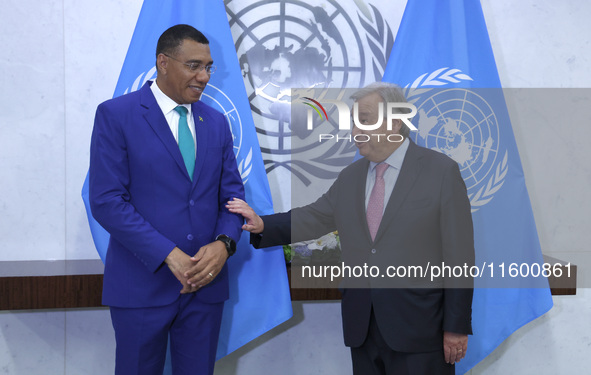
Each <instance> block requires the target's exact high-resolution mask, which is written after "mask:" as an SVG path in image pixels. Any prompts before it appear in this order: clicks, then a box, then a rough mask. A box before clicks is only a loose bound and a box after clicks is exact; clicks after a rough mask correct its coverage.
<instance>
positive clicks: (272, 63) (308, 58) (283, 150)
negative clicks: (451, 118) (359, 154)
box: [226, 0, 393, 185]
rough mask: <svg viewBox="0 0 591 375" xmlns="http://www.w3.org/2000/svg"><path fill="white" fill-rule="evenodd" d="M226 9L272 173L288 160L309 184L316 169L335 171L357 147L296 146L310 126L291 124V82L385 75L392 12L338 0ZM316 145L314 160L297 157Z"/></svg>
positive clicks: (332, 84) (343, 82) (322, 85)
mask: <svg viewBox="0 0 591 375" xmlns="http://www.w3.org/2000/svg"><path fill="white" fill-rule="evenodd" d="M361 6H363V7H361ZM226 10H227V13H228V20H229V23H230V27H231V30H232V34H233V35H234V39H235V47H236V50H237V51H238V57H239V63H240V68H241V70H242V74H243V76H244V78H245V86H246V91H247V93H248V94H249V100H250V105H251V108H252V112H253V113H252V114H253V118H254V122H255V124H256V126H257V132H258V133H259V141H260V147H261V151H262V153H263V158H264V163H265V166H266V170H267V173H270V172H271V171H273V170H275V169H278V168H285V169H287V170H288V171H291V172H292V175H293V176H295V177H297V178H299V179H300V180H301V181H302V182H304V184H306V185H308V184H309V183H310V178H311V176H313V177H318V178H321V179H330V178H334V177H336V176H337V175H338V172H339V171H340V168H342V167H341V166H342V165H343V164H348V163H349V162H350V160H351V159H352V158H353V156H354V151H351V150H348V151H347V152H341V151H342V150H340V149H338V150H337V149H329V148H327V149H320V148H317V147H316V146H317V144H315V145H309V144H306V145H305V146H302V147H297V146H294V144H302V142H299V141H300V140H302V139H304V138H305V137H307V136H308V134H307V133H306V132H300V131H299V130H298V129H297V128H294V127H293V126H292V123H291V122H292V119H291V103H292V102H293V101H296V100H297V99H298V98H294V97H292V93H291V89H292V88H305V89H309V90H311V91H314V90H323V89H327V88H345V87H362V86H363V85H364V83H365V81H366V79H367V77H368V76H370V77H371V76H373V77H372V78H371V81H374V80H379V79H381V77H382V74H383V71H384V69H385V67H386V60H387V56H389V54H390V50H391V48H392V44H393V36H392V31H391V29H390V27H389V26H388V24H387V22H386V20H385V19H384V18H383V17H382V16H381V14H380V13H379V11H378V10H377V8H375V7H374V6H371V8H368V7H367V6H366V5H364V4H363V3H362V2H354V3H353V2H352V3H351V4H347V3H346V2H345V4H342V3H341V2H338V1H336V0H326V1H324V2H322V3H321V4H320V3H319V4H318V5H314V4H310V2H306V1H302V0H268V1H256V2H252V1H246V0H233V1H231V2H226ZM352 15H353V17H352ZM355 15H356V16H357V17H356V18H357V20H355ZM359 25H361V27H360V26H359ZM361 31H364V32H361ZM366 51H369V52H370V53H369V54H368V53H367V52H366ZM311 151H312V152H314V153H315V154H318V158H316V159H315V160H314V161H313V162H309V161H306V162H304V161H301V160H300V162H298V163H293V161H292V159H291V157H292V156H296V158H297V156H298V154H303V153H310V152H311ZM335 160H338V162H337V163H336V164H338V165H336V164H335Z"/></svg>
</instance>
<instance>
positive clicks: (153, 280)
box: [89, 82, 244, 307]
mask: <svg viewBox="0 0 591 375" xmlns="http://www.w3.org/2000/svg"><path fill="white" fill-rule="evenodd" d="M150 84H151V83H150V82H148V83H146V84H145V85H144V86H143V87H142V88H141V89H140V90H138V91H136V92H133V93H130V94H127V95H123V96H121V97H118V98H115V99H111V100H108V101H106V102H104V103H102V104H100V105H99V106H98V108H97V112H96V117H95V123H94V130H93V134H92V141H91V147H90V172H89V187H90V189H89V190H90V205H91V209H92V214H93V216H94V218H95V219H96V220H97V221H98V222H99V223H100V224H101V225H102V226H103V227H104V228H105V229H106V230H107V231H108V232H109V233H110V234H111V237H110V242H109V249H108V252H107V258H106V261H105V275H104V283H103V304H105V305H110V306H119V307H148V306H161V305H166V304H170V303H172V302H173V301H174V300H175V299H176V298H178V296H179V292H180V290H181V284H180V283H179V281H178V280H177V279H176V278H175V276H174V275H173V274H172V272H171V271H170V270H169V268H168V266H167V265H166V264H164V263H163V262H164V259H165V258H166V257H167V256H168V254H169V253H170V252H171V251H172V249H173V248H174V247H175V246H177V247H179V248H180V249H181V250H183V251H184V252H185V253H187V254H189V255H191V256H192V255H194V254H195V253H197V251H198V250H199V248H200V247H201V246H203V245H206V244H208V243H210V242H212V241H214V239H215V237H216V236H217V235H219V234H226V235H228V236H230V237H231V238H233V239H234V240H235V241H238V239H239V236H240V233H241V229H240V227H241V225H242V222H243V219H242V217H241V216H239V215H235V214H232V213H230V212H228V211H227V210H226V209H225V207H224V205H225V203H226V202H227V201H228V200H229V199H231V198H232V197H238V198H241V199H244V186H243V184H242V179H241V177H240V173H239V172H238V170H237V167H236V160H235V156H234V151H233V143H232V134H231V132H230V128H229V126H228V123H227V121H226V119H225V118H224V116H223V115H222V114H221V113H219V112H217V111H215V110H214V109H212V108H210V107H208V106H207V105H205V104H203V103H202V102H200V101H199V102H196V103H193V104H192V113H193V116H194V120H195V131H196V139H197V157H196V163H195V171H194V174H193V181H191V179H190V178H189V174H188V173H187V170H186V168H185V164H184V162H183V158H182V156H181V153H180V150H179V147H178V145H177V143H176V141H175V139H174V137H173V135H172V132H171V131H170V128H169V126H168V124H167V122H166V119H165V118H164V114H163V113H162V111H161V109H160V107H159V106H158V104H157V102H156V99H155V98H154V95H153V94H152V91H151V89H150ZM227 272H228V271H227V266H224V267H223V269H222V270H221V272H220V273H219V275H217V276H216V278H215V280H214V281H213V282H211V283H210V284H209V285H207V286H206V287H204V288H203V289H201V290H199V291H198V292H196V293H197V296H198V297H199V298H200V299H201V300H202V301H204V302H221V301H224V300H226V299H227V298H228V274H227Z"/></svg>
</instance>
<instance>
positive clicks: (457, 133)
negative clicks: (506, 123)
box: [407, 68, 508, 212]
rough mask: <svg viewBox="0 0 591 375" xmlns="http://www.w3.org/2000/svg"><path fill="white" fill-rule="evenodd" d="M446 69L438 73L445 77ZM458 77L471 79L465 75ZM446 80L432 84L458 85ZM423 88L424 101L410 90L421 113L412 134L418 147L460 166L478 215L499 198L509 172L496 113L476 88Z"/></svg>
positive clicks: (410, 97)
mask: <svg viewBox="0 0 591 375" xmlns="http://www.w3.org/2000/svg"><path fill="white" fill-rule="evenodd" d="M445 70H447V71H450V69H447V68H446V69H445ZM445 70H439V71H437V72H439V73H440V74H441V73H445ZM454 71H455V72H456V73H458V72H459V71H458V70H457V69H454ZM458 75H459V76H461V79H462V78H463V79H466V80H468V79H469V80H471V78H470V77H468V76H466V75H463V74H461V73H459V74H458ZM442 76H443V75H442ZM442 76H440V77H433V76H432V75H431V76H430V77H432V78H434V79H435V80H436V82H433V80H432V82H430V84H431V85H433V84H436V85H438V86H443V85H446V84H447V83H448V82H454V81H452V80H446V79H445V77H442ZM458 78H459V77H455V78H454V79H455V80H456V81H457V79H458ZM416 83H417V82H415V84H416ZM424 84H425V83H423V85H424ZM420 90H421V94H420V95H418V96H419V97H415V98H413V91H414V92H416V91H419V90H416V89H415V90H412V89H410V90H409V89H408V88H407V95H408V96H409V100H410V101H412V102H414V103H415V105H416V106H417V112H418V114H417V116H416V118H415V119H414V120H413V123H415V125H416V127H417V128H418V131H417V132H416V133H415V134H411V136H412V137H413V138H414V139H415V141H416V143H417V144H419V145H421V146H424V147H426V148H429V149H431V150H435V151H438V152H441V153H443V154H446V155H447V156H449V157H450V158H452V159H453V160H455V161H456V162H457V163H458V165H459V166H460V170H461V172H462V177H463V178H464V181H465V183H466V188H467V189H468V196H469V198H470V203H471V205H472V212H475V211H477V210H478V209H479V208H480V207H482V206H484V205H485V204H487V203H488V202H490V201H491V200H492V199H493V198H494V194H495V193H496V192H497V191H498V190H499V189H500V188H501V187H502V186H503V183H504V180H505V176H506V174H507V170H508V164H507V155H508V154H507V151H506V150H505V151H504V152H503V148H502V145H501V144H500V137H499V124H498V121H497V116H496V115H495V112H494V109H493V108H492V107H491V105H490V104H489V103H488V102H487V100H486V99H484V97H483V96H482V95H481V93H479V91H478V90H476V89H464V88H449V89H432V88H429V89H420Z"/></svg>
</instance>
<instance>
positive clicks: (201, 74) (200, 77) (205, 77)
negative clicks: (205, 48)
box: [195, 69, 210, 83]
mask: <svg viewBox="0 0 591 375" xmlns="http://www.w3.org/2000/svg"><path fill="white" fill-rule="evenodd" d="M209 78H210V74H209V73H207V71H206V70H205V69H201V70H200V71H198V72H197V74H195V79H196V80H197V81H199V82H205V83H207V82H209Z"/></svg>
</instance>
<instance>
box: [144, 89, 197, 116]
mask: <svg viewBox="0 0 591 375" xmlns="http://www.w3.org/2000/svg"><path fill="white" fill-rule="evenodd" d="M150 88H151V89H152V93H153V94H154V97H155V98H156V103H158V106H159V107H160V109H161V110H162V113H164V115H165V116H166V115H167V114H168V113H170V111H173V110H174V109H175V108H176V107H177V106H179V105H182V106H183V107H185V108H187V116H190V115H191V105H190V104H177V102H175V101H174V100H172V99H171V98H169V97H168V96H167V95H166V94H165V93H163V92H162V90H160V87H158V82H156V80H154V81H153V82H152V85H150Z"/></svg>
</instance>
